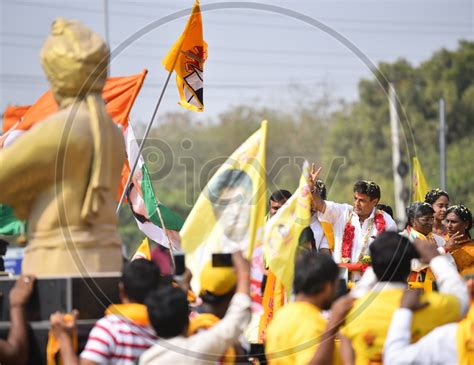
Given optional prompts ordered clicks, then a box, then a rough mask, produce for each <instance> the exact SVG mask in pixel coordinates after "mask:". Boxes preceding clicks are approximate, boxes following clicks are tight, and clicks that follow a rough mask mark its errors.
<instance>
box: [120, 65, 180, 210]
mask: <svg viewBox="0 0 474 365" xmlns="http://www.w3.org/2000/svg"><path fill="white" fill-rule="evenodd" d="M173 71H174V68H173V69H171V71H170V72H169V73H168V77H167V78H166V81H165V83H164V85H163V88H162V89H161V94H160V97H159V98H158V101H157V102H156V105H155V110H154V111H153V115H152V116H151V119H150V121H149V122H148V125H147V127H146V130H145V134H144V135H143V138H142V140H141V142H140V146H139V147H138V153H137V158H136V159H135V161H134V162H133V166H132V168H131V169H130V174H129V175H128V179H127V182H126V184H125V186H124V188H123V192H122V196H121V197H120V201H119V203H118V205H117V210H116V211H115V213H116V214H118V213H119V211H120V208H121V207H122V204H123V201H124V199H125V196H126V195H127V190H128V187H129V186H130V182H131V181H132V177H133V174H134V172H135V170H136V168H137V165H138V161H139V160H140V156H141V154H142V151H143V147H144V146H145V141H146V139H147V137H148V134H149V133H150V130H151V126H152V124H153V121H154V120H155V117H156V113H157V112H158V108H159V107H160V104H161V101H162V100H163V96H164V95H165V91H166V88H167V87H168V83H169V81H170V78H171V75H172V74H173Z"/></svg>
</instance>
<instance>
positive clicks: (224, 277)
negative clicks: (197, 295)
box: [201, 262, 237, 296]
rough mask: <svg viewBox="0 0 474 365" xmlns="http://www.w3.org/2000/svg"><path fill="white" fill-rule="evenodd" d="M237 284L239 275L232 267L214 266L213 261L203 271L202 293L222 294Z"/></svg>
mask: <svg viewBox="0 0 474 365" xmlns="http://www.w3.org/2000/svg"><path fill="white" fill-rule="evenodd" d="M236 284H237V276H236V275H235V271H234V269H233V268H232V267H213V266H212V263H211V262H208V263H207V265H205V266H204V268H203V269H202V272H201V295H203V294H213V295H217V296H221V295H224V294H227V293H229V292H230V291H231V290H232V288H234V287H235V285H236Z"/></svg>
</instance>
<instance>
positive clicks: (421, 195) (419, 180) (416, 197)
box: [411, 157, 428, 202]
mask: <svg viewBox="0 0 474 365" xmlns="http://www.w3.org/2000/svg"><path fill="white" fill-rule="evenodd" d="M427 192H428V184H427V183H426V180H425V176H424V175H423V171H422V170H421V165H420V161H418V158H417V157H413V178H412V186H411V193H412V201H414V202H422V201H425V195H426V193H427Z"/></svg>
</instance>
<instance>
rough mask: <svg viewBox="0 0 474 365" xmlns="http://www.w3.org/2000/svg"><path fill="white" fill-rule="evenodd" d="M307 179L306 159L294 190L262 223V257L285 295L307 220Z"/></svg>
mask: <svg viewBox="0 0 474 365" xmlns="http://www.w3.org/2000/svg"><path fill="white" fill-rule="evenodd" d="M308 179H309V164H308V162H307V161H306V162H305V164H304V165H303V173H302V175H301V178H300V182H299V187H298V189H297V190H296V191H295V193H294V194H293V195H292V196H291V198H290V199H289V200H288V201H287V202H286V203H285V205H283V206H282V207H281V208H280V209H279V210H278V212H277V213H276V214H275V215H274V216H273V217H272V218H271V219H270V220H269V221H268V222H267V224H266V225H265V234H264V238H263V252H264V255H265V259H266V261H267V264H268V266H269V268H270V270H271V271H272V272H273V273H274V274H275V276H276V278H277V279H278V280H279V281H280V282H281V283H282V285H283V287H284V288H285V292H286V296H287V298H288V297H289V296H290V293H291V287H292V283H293V276H294V265H295V255H296V249H297V247H298V242H299V238H300V235H301V232H302V231H303V229H304V228H306V227H308V226H309V225H310V221H311V192H310V186H309V184H308V181H309V180H308Z"/></svg>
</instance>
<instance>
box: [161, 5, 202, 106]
mask: <svg viewBox="0 0 474 365" xmlns="http://www.w3.org/2000/svg"><path fill="white" fill-rule="evenodd" d="M206 59H207V43H206V42H204V39H203V36H202V17H201V9H200V7H199V1H198V0H196V2H195V3H194V6H193V11H192V13H191V16H190V17H189V20H188V23H187V24H186V28H184V31H183V33H182V34H181V36H180V37H179V39H178V40H177V41H176V42H175V44H174V45H173V47H171V50H170V51H169V52H168V54H167V55H166V56H165V58H164V59H163V61H162V64H163V66H164V67H165V68H166V69H167V70H168V71H169V72H171V71H173V70H174V71H175V72H176V85H177V87H178V91H179V97H180V101H179V104H180V105H181V106H183V107H184V108H186V109H189V110H192V111H195V112H202V111H204V100H203V91H204V78H203V76H204V62H205V61H206Z"/></svg>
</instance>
